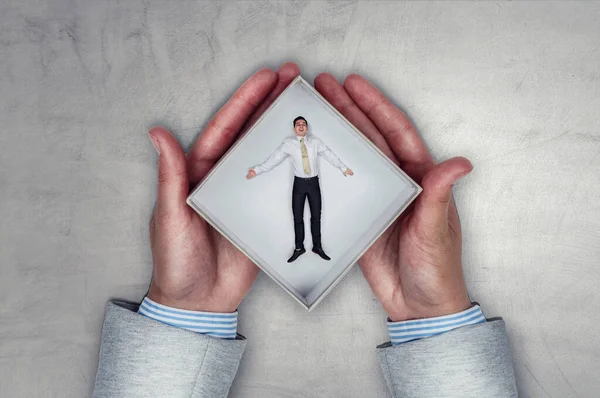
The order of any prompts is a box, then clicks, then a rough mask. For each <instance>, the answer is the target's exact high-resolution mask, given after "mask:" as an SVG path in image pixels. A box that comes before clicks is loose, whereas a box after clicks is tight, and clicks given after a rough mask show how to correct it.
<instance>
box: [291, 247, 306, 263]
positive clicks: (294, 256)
mask: <svg viewBox="0 0 600 398" xmlns="http://www.w3.org/2000/svg"><path fill="white" fill-rule="evenodd" d="M304 253H306V249H304V248H302V249H296V250H294V254H292V257H290V258H289V259H288V263H291V262H292V261H296V259H297V258H298V257H300V256H301V255H303V254H304Z"/></svg>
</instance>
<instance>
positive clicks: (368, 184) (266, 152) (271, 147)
mask: <svg viewBox="0 0 600 398" xmlns="http://www.w3.org/2000/svg"><path fill="white" fill-rule="evenodd" d="M420 192H421V187H420V186H419V185H417V184H416V183H415V182H414V181H413V180H412V179H411V178H410V177H409V176H408V175H406V174H405V173H404V172H403V171H402V170H401V169H400V168H398V167H397V166H396V165H395V164H394V163H393V162H391V161H390V160H389V159H388V158H387V157H386V156H385V155H384V154H383V153H382V152H381V151H380V150H379V149H378V148H377V147H376V146H375V145H374V144H372V143H371V141H369V139H367V138H366V137H365V136H364V135H363V134H362V133H361V132H360V131H358V129H357V128H356V127H354V126H353V125H352V124H351V123H350V122H349V121H348V120H346V118H344V116H342V115H341V114H340V113H339V112H338V111H337V110H336V109H335V108H334V107H333V106H332V105H331V104H329V103H328V102H327V100H325V98H323V97H322V96H321V95H320V94H319V93H318V92H317V91H316V90H315V89H314V88H313V87H312V86H311V85H310V84H309V83H308V82H307V81H306V80H304V79H303V78H302V77H300V76H299V77H297V78H296V79H295V80H294V81H293V82H292V83H290V85H289V86H288V87H287V88H286V89H285V91H283V92H282V93H281V95H280V96H279V97H278V98H277V99H276V100H275V101H274V102H273V104H272V105H271V106H270V107H269V108H268V109H267V110H266V111H265V113H264V114H263V115H262V116H261V117H260V119H258V120H257V121H256V122H255V123H254V125H252V126H251V127H250V128H249V129H248V130H247V132H246V133H245V134H244V135H243V136H242V137H241V138H240V139H239V140H238V141H237V142H236V143H235V144H234V145H233V146H232V147H231V148H230V150H229V151H228V152H227V153H226V154H225V155H224V156H223V157H222V158H221V160H220V161H219V162H218V163H217V164H216V165H215V166H214V167H213V169H212V170H211V171H210V172H209V174H208V175H207V176H206V177H205V178H204V179H203V180H202V181H201V182H200V184H198V186H197V187H195V188H194V190H193V191H192V192H191V194H190V195H189V196H188V198H187V203H188V205H190V206H191V207H192V208H193V209H194V210H195V211H196V212H197V213H198V214H199V215H200V216H202V217H203V218H204V219H206V221H207V222H208V223H210V224H211V225H212V226H213V227H214V228H215V229H217V230H218V231H219V232H220V233H221V234H223V236H225V237H226V238H227V239H228V240H229V241H230V242H231V243H232V244H233V245H234V246H236V247H237V248H238V249H239V250H241V251H242V252H243V253H244V254H245V255H246V256H248V258H250V259H251V260H252V261H253V262H254V263H256V265H257V266H258V267H260V269H262V270H263V271H264V272H265V273H266V274H268V275H269V276H270V277H271V278H272V279H273V280H274V281H275V282H277V283H278V284H279V285H280V286H281V287H282V288H284V289H285V290H286V291H287V292H288V293H289V294H290V295H291V296H292V297H294V298H295V299H296V300H297V301H298V302H299V303H300V304H301V305H302V306H303V307H304V308H306V309H307V310H309V311H310V310H312V309H314V308H315V307H316V306H317V304H318V303H319V302H321V300H323V299H324V298H325V296H326V295H327V294H328V293H329V292H330V291H331V290H332V289H333V287H334V286H335V285H336V284H337V283H338V282H339V281H340V280H341V279H342V278H343V276H344V275H345V274H346V273H347V272H348V271H349V270H350V268H351V267H352V265H354V264H355V263H356V262H357V261H358V259H359V258H360V256H361V255H362V254H363V253H364V252H365V251H366V250H367V249H368V248H369V247H370V246H371V245H372V244H373V242H375V240H377V238H378V237H379V236H380V235H381V234H382V233H383V232H384V231H385V230H386V229H387V228H388V227H389V226H390V225H391V224H392V223H393V222H394V221H395V220H396V219H397V218H398V216H400V214H401V213H402V212H403V211H404V209H406V208H407V207H408V205H409V204H410V203H411V202H412V201H413V200H414V199H415V198H416V197H417V196H418V195H419V193H420Z"/></svg>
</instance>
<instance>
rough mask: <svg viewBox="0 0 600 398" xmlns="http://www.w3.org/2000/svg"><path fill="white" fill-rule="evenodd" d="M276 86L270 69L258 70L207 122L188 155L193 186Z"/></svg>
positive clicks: (229, 144)
mask: <svg viewBox="0 0 600 398" xmlns="http://www.w3.org/2000/svg"><path fill="white" fill-rule="evenodd" d="M276 82H277V74H276V73H275V72H274V71H272V70H271V69H266V68H265V69H261V70H259V71H258V72H256V73H255V74H254V75H253V76H252V77H250V78H249V79H248V80H246V82H245V83H244V84H242V86H241V87H240V88H239V89H238V90H237V91H236V92H235V94H233V97H231V99H230V100H229V101H227V103H226V104H225V105H223V107H222V108H221V109H219V111H218V112H217V114H216V115H215V116H214V117H213V118H212V119H211V120H210V122H208V126H207V127H206V128H205V129H204V131H203V132H202V133H201V134H200V137H198V139H197V140H196V143H195V144H194V145H193V146H192V149H191V150H190V151H189V152H188V154H187V157H188V165H189V169H188V172H189V176H190V182H191V183H192V185H195V184H196V183H197V182H198V181H200V180H201V179H202V178H203V177H204V176H205V175H206V173H207V172H208V170H210V168H211V167H212V166H213V165H214V163H215V162H216V161H217V160H218V159H219V158H220V157H221V156H222V155H223V154H224V153H225V152H226V151H227V149H229V147H230V146H231V144H232V143H233V141H235V139H236V137H237V135H238V133H239V132H240V129H241V128H242V126H243V125H244V123H245V122H246V120H247V119H248V117H249V116H250V115H251V114H252V112H254V111H255V110H256V108H257V107H258V106H259V105H260V103H261V102H262V101H263V100H264V99H265V97H266V96H267V95H268V94H269V92H270V91H271V90H272V89H273V87H274V86H275V84H276Z"/></svg>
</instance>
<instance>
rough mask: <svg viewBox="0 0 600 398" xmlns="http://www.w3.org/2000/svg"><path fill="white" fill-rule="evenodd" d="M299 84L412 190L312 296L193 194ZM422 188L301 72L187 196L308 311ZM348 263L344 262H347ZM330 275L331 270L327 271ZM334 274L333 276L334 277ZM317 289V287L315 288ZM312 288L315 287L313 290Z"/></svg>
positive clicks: (340, 278) (323, 296)
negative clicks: (293, 285)
mask: <svg viewBox="0 0 600 398" xmlns="http://www.w3.org/2000/svg"><path fill="white" fill-rule="evenodd" d="M297 84H300V85H303V87H305V88H306V89H308V90H309V92H310V93H311V94H312V95H314V96H315V97H316V99H317V100H319V101H320V102H321V104H322V105H323V106H326V107H327V108H328V109H329V110H330V111H332V112H333V114H334V115H335V116H337V117H338V118H339V119H340V121H341V122H342V123H344V124H345V125H346V126H347V127H348V129H347V130H348V132H349V133H351V134H354V135H355V136H356V137H358V138H359V139H360V140H361V141H362V143H363V144H365V147H366V148H368V149H370V150H372V151H375V152H376V153H377V154H379V158H380V160H381V161H382V162H384V163H385V164H386V166H387V167H388V168H389V169H390V170H391V171H393V172H394V173H395V174H396V175H397V176H398V177H400V178H401V179H403V180H404V181H405V182H406V183H407V188H406V189H409V190H411V191H412V192H408V191H407V192H408V193H409V196H408V197H407V199H406V200H405V202H404V203H402V204H401V205H399V206H397V208H395V210H394V211H393V213H392V214H391V217H390V218H389V220H388V221H387V222H385V223H384V224H382V225H381V227H380V228H378V229H377V230H376V231H375V232H374V233H372V234H371V235H372V237H371V238H370V239H369V240H368V241H367V242H366V244H365V245H364V247H362V248H361V249H360V250H359V251H358V252H356V253H355V254H354V255H352V257H351V258H350V260H349V261H347V264H346V265H344V266H343V268H342V269H341V270H340V271H339V272H338V273H337V274H336V273H332V272H333V267H332V269H331V270H330V273H332V275H331V276H329V279H327V280H326V279H325V277H323V279H324V282H323V283H322V284H324V286H322V287H318V285H319V284H320V283H321V282H317V283H315V285H314V286H313V288H316V289H317V290H316V291H315V293H314V294H313V295H312V296H311V298H310V299H309V296H310V293H309V294H306V295H302V294H300V293H299V292H298V291H297V290H296V289H294V288H293V287H292V286H291V285H290V284H289V283H288V282H287V281H286V280H284V279H283V278H282V277H281V276H280V275H279V274H278V273H277V272H275V270H274V267H273V266H271V265H269V264H267V263H266V262H265V261H264V260H263V259H262V258H261V257H260V256H259V255H258V254H257V253H255V252H254V251H253V250H252V249H251V248H250V247H247V245H246V244H245V243H244V242H242V241H241V239H240V238H239V237H237V236H236V235H235V234H234V233H233V232H232V231H227V229H228V228H227V226H226V225H224V224H222V223H221V222H220V221H219V220H218V218H217V217H216V216H215V215H213V214H211V213H210V211H209V210H208V209H207V208H206V207H203V206H201V205H199V204H198V203H197V202H196V201H195V200H194V197H195V196H196V195H197V194H198V193H199V192H200V191H201V190H202V189H203V188H204V187H205V186H206V184H207V182H208V181H210V179H211V177H213V176H214V174H215V173H216V172H217V171H218V170H219V169H220V168H221V167H222V166H223V165H224V164H225V163H226V162H227V161H228V160H229V159H230V158H231V157H232V156H234V154H235V153H236V149H238V148H239V147H240V145H242V143H243V142H244V140H246V139H248V137H249V136H250V135H251V134H252V132H253V131H254V130H255V129H256V127H257V126H259V125H260V124H261V122H262V121H263V120H264V118H265V117H266V116H267V115H268V114H269V112H271V110H272V109H273V108H274V107H275V106H276V105H277V104H278V103H279V101H280V100H281V99H282V98H283V97H284V96H285V95H286V94H287V93H288V92H289V91H290V90H291V89H292V87H294V86H295V85H297ZM421 192H422V188H421V187H420V186H419V185H418V184H417V183H416V182H415V181H414V180H413V179H412V178H410V177H409V176H408V175H407V174H406V173H405V172H404V171H402V170H401V169H400V168H399V167H398V166H397V165H396V164H394V163H393V162H392V161H391V160H390V159H389V158H388V157H387V156H386V155H385V154H384V153H383V152H381V150H380V149H379V148H377V146H375V144H373V143H372V142H371V141H370V140H369V139H368V138H367V137H365V136H364V135H363V134H362V133H361V132H360V131H359V130H358V129H357V128H356V127H355V126H354V125H352V123H350V122H349V121H348V120H347V119H346V118H345V117H344V116H343V115H342V114H341V113H340V112H339V111H338V110H337V109H335V108H334V107H333V106H332V105H331V104H329V102H328V101H327V100H326V99H325V98H323V96H321V94H320V93H319V92H318V91H317V90H316V89H315V88H314V87H312V85H311V84H310V83H308V82H307V81H306V80H304V79H303V78H302V77H301V76H298V77H297V78H296V79H294V80H293V81H292V82H291V83H290V84H289V85H288V87H287V88H286V89H285V90H284V91H283V92H282V93H281V94H280V95H279V97H278V98H277V99H276V100H275V101H274V102H273V103H272V104H271V105H270V106H269V108H268V109H267V110H266V111H265V112H264V113H263V114H262V115H261V116H260V118H259V119H258V120H256V122H255V123H254V124H253V125H252V126H250V127H249V128H248V130H247V131H246V132H244V133H243V134H242V136H241V137H240V139H238V140H237V142H236V143H235V144H234V145H233V146H232V147H231V148H230V149H229V150H228V151H227V152H226V153H225V154H224V155H223V157H222V158H221V159H220V160H219V161H218V162H217V164H216V165H215V166H214V167H213V168H212V169H211V170H210V172H209V173H208V174H207V175H206V176H205V177H204V179H203V180H202V181H201V182H200V183H199V184H198V185H197V186H196V187H195V188H194V189H193V190H192V192H191V193H190V194H189V195H188V197H187V200H186V202H187V204H188V205H189V206H190V207H192V208H193V209H194V210H195V211H196V212H197V213H198V214H199V215H200V216H201V217H202V218H204V219H205V220H206V221H207V222H208V223H209V224H210V225H211V226H212V227H213V228H215V229H216V230H217V231H219V232H220V233H221V234H222V235H223V236H224V237H225V238H226V239H228V240H229V241H230V242H231V243H232V244H233V245H234V246H235V247H236V248H237V249H239V250H240V251H241V252H242V253H244V254H245V255H246V256H247V257H248V258H249V259H250V260H252V261H253V262H254V263H255V264H256V265H257V266H258V267H259V268H260V269H261V270H262V271H263V272H265V273H266V274H267V275H269V276H270V277H271V279H273V280H274V281H275V282H276V283H277V284H278V285H279V286H281V287H282V288H283V289H284V290H286V291H287V292H288V293H289V294H290V295H291V296H292V297H293V298H294V299H295V300H296V301H297V302H298V303H300V305H302V306H303V307H304V308H305V309H307V310H308V311H311V310H313V309H314V308H316V306H317V305H318V304H319V303H320V302H321V301H322V300H323V299H324V298H325V297H326V296H327V294H329V292H330V291H331V290H332V289H333V288H334V287H335V286H336V285H337V284H338V283H339V282H340V281H341V280H342V278H343V277H344V276H345V275H346V274H347V273H348V272H349V271H350V269H351V268H352V266H353V265H354V264H355V263H356V262H357V261H358V259H359V258H360V257H361V256H362V255H363V254H364V252H365V251H366V250H368V248H369V247H371V245H372V244H373V243H374V242H375V241H376V240H377V239H378V238H379V237H380V236H381V235H382V234H383V233H384V232H385V231H386V229H387V228H389V226H390V225H391V224H392V223H393V222H394V221H395V220H396V219H397V218H398V217H399V216H400V215H401V214H402V212H403V211H404V210H405V209H406V208H407V207H408V206H409V205H410V204H411V203H412V202H413V201H414V200H415V199H416V198H417V196H418V195H419V194H420V193H421ZM344 264H345V263H344ZM328 275H329V274H328ZM332 278H333V279H332ZM313 290H314V289H313ZM311 292H312V290H311Z"/></svg>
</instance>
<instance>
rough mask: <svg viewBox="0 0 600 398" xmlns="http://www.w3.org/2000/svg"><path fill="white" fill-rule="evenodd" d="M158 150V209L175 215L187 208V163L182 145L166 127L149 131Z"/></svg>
mask: <svg viewBox="0 0 600 398" xmlns="http://www.w3.org/2000/svg"><path fill="white" fill-rule="evenodd" d="M148 135H149V136H150V140H151V141H152V145H154V148H155V149H156V152H158V201H157V204H156V210H157V212H159V213H160V214H162V215H175V214H178V213H179V212H180V211H181V210H183V209H185V199H186V197H187V195H188V191H189V181H188V177H187V164H186V158H185V154H184V153H183V150H182V149H181V146H180V145H179V143H178V142H177V140H176V139H175V137H173V136H172V135H171V133H169V132H168V131H167V130H166V129H164V128H162V127H153V128H152V129H150V131H149V132H148Z"/></svg>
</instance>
